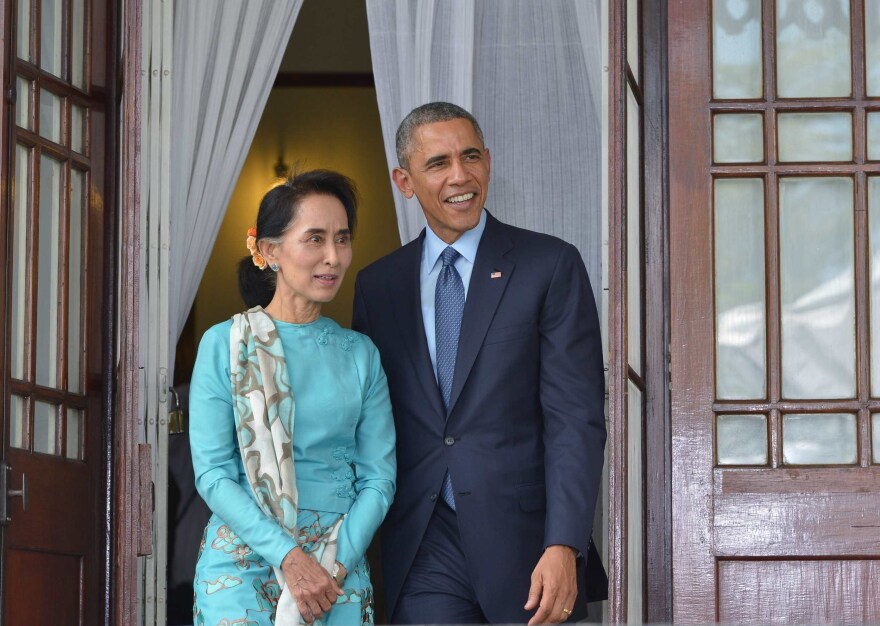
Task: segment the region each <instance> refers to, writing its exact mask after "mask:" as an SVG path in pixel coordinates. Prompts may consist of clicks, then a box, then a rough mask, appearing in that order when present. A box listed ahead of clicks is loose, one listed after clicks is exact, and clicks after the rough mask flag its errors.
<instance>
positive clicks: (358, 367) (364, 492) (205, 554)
mask: <svg viewBox="0 0 880 626" xmlns="http://www.w3.org/2000/svg"><path fill="white" fill-rule="evenodd" d="M355 211H356V194H355V190H354V187H353V184H352V183H351V181H349V179H347V178H346V177H344V176H342V175H340V174H337V173H335V172H329V171H325V170H316V171H311V172H305V173H302V174H299V175H297V176H295V177H293V178H292V179H290V180H289V181H287V182H286V183H285V184H282V185H279V186H278V187H275V188H274V189H272V190H270V191H269V192H268V193H267V194H266V196H265V197H264V198H263V201H262V202H261V204H260V210H259V214H258V216H257V226H256V228H255V229H251V230H250V231H248V237H247V245H248V249H249V250H250V252H251V254H250V256H248V257H246V258H245V259H244V260H243V261H242V263H241V264H240V267H239V284H240V288H241V292H242V296H243V297H244V300H245V302H246V304H247V306H248V307H249V310H248V311H246V312H244V313H242V314H239V315H236V316H235V317H234V318H233V319H232V320H227V321H226V322H223V323H220V324H217V325H216V326H214V327H212V328H210V329H209V330H208V331H207V332H206V333H205V335H204V337H203V338H202V341H201V344H200V346H199V353H198V357H197V359H196V365H195V369H194V372H193V379H192V385H191V392H190V393H191V400H190V412H191V417H190V437H191V441H192V456H193V466H194V468H195V476H196V487H197V488H198V490H199V493H200V494H201V495H202V497H203V498H204V499H205V502H207V504H208V506H209V507H210V508H211V510H212V512H213V515H212V516H211V519H210V520H209V522H208V525H207V527H206V528H205V534H204V538H203V541H202V547H201V550H200V554H199V560H198V563H197V565H196V575H195V580H194V588H195V602H194V609H193V613H194V622H195V624H197V625H201V624H205V625H208V626H233V625H236V626H239V625H241V626H263V625H268V624H275V625H276V626H288V625H290V626H296V625H298V624H300V623H306V624H312V623H314V624H326V625H327V626H334V625H341V624H345V625H353V624H372V623H373V615H372V606H373V602H372V600H373V588H372V584H371V582H370V572H369V568H368V565H367V562H366V559H365V556H364V553H365V551H366V549H367V546H368V545H369V543H370V540H371V539H372V537H373V535H374V534H375V532H376V530H377V528H378V527H379V524H380V523H381V521H382V519H383V518H384V517H385V514H386V512H387V511H388V507H389V506H390V505H391V500H392V497H393V495H394V489H395V473H396V464H395V453H394V442H395V435H394V424H393V420H392V415H391V405H390V402H389V397H388V387H387V384H386V380H385V374H384V372H383V371H382V366H381V363H380V360H379V354H378V352H377V350H376V348H375V346H374V345H373V344H372V342H371V341H370V340H369V339H368V338H367V337H365V336H363V335H360V334H358V333H356V332H354V331H351V330H346V329H343V328H341V327H340V326H339V325H338V324H337V323H336V322H334V321H333V320H331V319H328V318H325V317H322V316H321V305H322V304H323V303H325V302H329V301H330V300H332V299H333V297H334V296H335V295H336V293H337V292H338V290H339V286H340V283H341V282H342V279H343V277H344V276H345V272H346V270H347V269H348V267H349V265H350V263H351V237H352V231H353V230H354V226H355V216H356V213H355Z"/></svg>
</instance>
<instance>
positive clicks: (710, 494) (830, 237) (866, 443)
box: [668, 0, 880, 624]
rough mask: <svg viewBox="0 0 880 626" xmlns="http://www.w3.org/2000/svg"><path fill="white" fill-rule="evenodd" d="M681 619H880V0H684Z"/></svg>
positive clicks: (679, 195)
mask: <svg viewBox="0 0 880 626" xmlns="http://www.w3.org/2000/svg"><path fill="white" fill-rule="evenodd" d="M668 18H669V22H668V24H669V32H668V41H669V93H670V100H669V103H670V104H669V146H670V148H669V151H670V162H669V163H670V171H669V176H670V254H671V258H670V264H671V265H670V272H671V275H670V283H671V293H670V299H671V320H672V322H671V324H672V328H671V332H672V342H671V351H672V352H671V358H672V367H671V373H672V377H671V386H672V391H671V394H672V400H671V401H672V458H673V461H672V477H673V485H672V488H673V546H674V548H673V594H674V597H673V611H674V613H673V617H674V619H675V621H676V622H681V623H706V622H714V621H721V622H729V623H761V624H769V623H779V624H782V623H786V624H787V623H818V622H837V623H859V622H877V621H880V163H878V161H880V3H878V2H876V1H871V0H869V1H867V2H866V1H864V0H852V1H850V0H821V1H820V0H763V1H762V0H677V1H674V2H670V3H669V14H668Z"/></svg>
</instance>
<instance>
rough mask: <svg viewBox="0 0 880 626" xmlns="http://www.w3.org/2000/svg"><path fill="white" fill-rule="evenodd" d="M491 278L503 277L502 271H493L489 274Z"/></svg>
mask: <svg viewBox="0 0 880 626" xmlns="http://www.w3.org/2000/svg"><path fill="white" fill-rule="evenodd" d="M489 278H501V272H492V273H491V274H489Z"/></svg>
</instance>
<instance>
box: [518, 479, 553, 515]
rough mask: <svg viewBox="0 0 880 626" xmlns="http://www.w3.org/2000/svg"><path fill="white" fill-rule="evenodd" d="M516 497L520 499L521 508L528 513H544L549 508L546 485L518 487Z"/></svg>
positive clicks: (535, 484) (534, 484) (536, 484)
mask: <svg viewBox="0 0 880 626" xmlns="http://www.w3.org/2000/svg"><path fill="white" fill-rule="evenodd" d="M516 495H517V497H518V499H519V508H521V509H522V510H523V511H525V512H526V513H533V512H535V511H542V510H543V509H545V508H546V507H547V494H546V492H545V490H544V483H528V484H526V485H517V487H516Z"/></svg>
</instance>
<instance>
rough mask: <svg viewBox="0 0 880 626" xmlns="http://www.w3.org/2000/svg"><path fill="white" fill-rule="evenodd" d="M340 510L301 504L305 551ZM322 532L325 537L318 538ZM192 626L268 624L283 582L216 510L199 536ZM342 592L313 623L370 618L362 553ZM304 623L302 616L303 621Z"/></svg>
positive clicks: (352, 624)
mask: <svg viewBox="0 0 880 626" xmlns="http://www.w3.org/2000/svg"><path fill="white" fill-rule="evenodd" d="M339 518H340V514H339V513H326V512H322V511H310V510H300V511H299V514H298V516H297V523H298V526H299V532H298V533H297V537H296V540H297V543H298V544H299V545H300V547H301V548H302V549H303V551H304V552H306V553H311V552H315V551H318V550H319V549H320V548H322V547H323V546H322V541H325V542H326V536H327V534H328V531H329V529H330V528H331V527H332V526H333V524H335V523H336V521H337V520H338V519H339ZM322 537H323V538H324V539H323V540H322ZM194 588H195V597H194V602H193V624H195V626H269V625H272V624H274V623H275V608H276V606H277V604H278V598H279V596H280V595H281V588H280V586H279V585H278V580H277V579H276V578H275V572H274V570H273V569H272V567H271V566H270V565H269V564H268V563H267V562H266V561H265V560H264V559H263V558H262V557H261V556H260V555H259V554H257V553H256V552H254V551H253V550H252V549H251V548H250V547H249V546H248V545H247V544H245V543H244V542H243V541H242V540H241V539H240V538H239V537H238V536H237V535H236V534H235V533H234V532H233V531H232V529H231V528H230V527H229V526H227V525H226V524H225V523H224V522H223V521H222V520H221V519H220V518H218V517H217V516H216V515H212V516H211V519H210V520H208V525H207V526H206V527H205V533H204V535H203V536H202V545H201V547H200V549H199V560H198V563H197V564H196V576H195V581H194ZM342 590H343V591H344V592H345V595H342V596H339V598H337V599H336V604H335V605H334V606H333V607H332V608H331V609H330V611H329V612H328V613H326V614H325V615H324V617H323V618H321V619H320V620H316V621H315V622H314V624H315V626H357V625H359V624H362V625H371V624H372V623H373V585H372V583H371V582H370V569H369V566H368V565H367V561H366V558H364V559H361V562H360V563H358V564H357V565H356V566H355V568H354V569H353V570H352V571H350V572H348V575H347V576H346V578H345V580H344V581H342ZM302 623H304V622H302Z"/></svg>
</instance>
